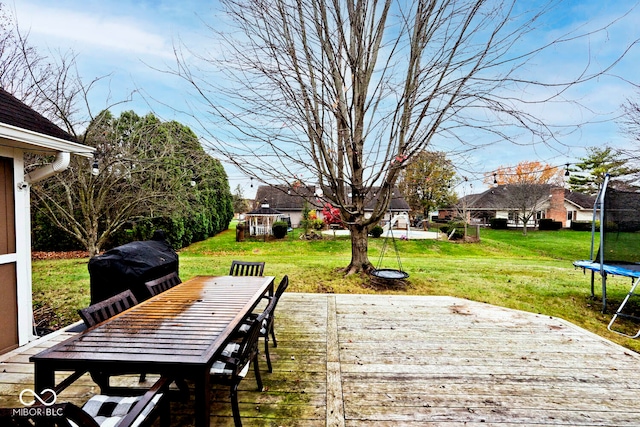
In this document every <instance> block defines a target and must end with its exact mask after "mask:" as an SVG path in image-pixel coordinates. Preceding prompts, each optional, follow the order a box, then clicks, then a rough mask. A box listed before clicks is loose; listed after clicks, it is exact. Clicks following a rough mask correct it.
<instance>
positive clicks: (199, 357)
mask: <svg viewBox="0 0 640 427" xmlns="http://www.w3.org/2000/svg"><path fill="white" fill-rule="evenodd" d="M273 283H274V277H272V276H260V277H247V276H198V277H195V278H193V279H191V280H188V281H185V282H183V283H182V284H179V285H177V286H175V287H173V288H171V289H169V290H167V291H165V292H162V293H160V294H158V295H156V296H154V297H151V298H150V299H148V300H146V301H143V302H141V303H140V304H138V305H136V306H134V307H132V308H130V309H128V310H126V311H124V312H122V313H121V314H119V315H117V316H114V317H112V318H110V319H108V320H106V321H104V322H102V323H100V324H98V325H96V326H94V327H92V328H89V329H87V330H85V331H83V332H81V333H79V334H78V335H76V336H73V337H71V338H69V339H67V340H65V341H63V342H61V343H59V344H57V345H55V346H53V347H51V348H49V349H47V350H44V351H42V352H40V353H38V354H36V355H34V356H31V358H30V360H31V361H32V362H33V363H34V369H35V378H34V380H35V389H36V390H45V389H47V388H52V387H53V386H54V385H55V373H56V372H57V371H74V372H77V371H82V372H87V371H89V372H91V371H95V372H100V373H103V374H107V375H108V374H109V373H113V374H116V373H117V374H123V373H131V374H141V373H147V374H148V373H154V374H161V375H162V374H167V375H171V376H172V377H174V378H184V379H189V380H191V381H193V383H194V394H195V423H196V425H197V426H208V425H209V418H210V405H209V401H210V394H211V387H210V382H209V378H210V377H209V370H210V368H211V365H212V363H213V362H214V360H215V359H216V357H217V356H218V355H219V354H220V352H221V351H222V350H223V349H224V343H225V341H226V340H227V339H228V338H229V336H230V335H231V333H232V332H233V331H234V330H235V329H236V328H237V327H238V326H239V324H240V323H241V322H242V320H243V319H244V318H245V317H246V316H247V315H248V314H249V313H250V312H251V311H252V310H253V309H254V308H255V307H256V306H257V305H258V303H259V301H260V299H261V297H262V296H264V295H265V294H267V293H270V294H272V293H273Z"/></svg>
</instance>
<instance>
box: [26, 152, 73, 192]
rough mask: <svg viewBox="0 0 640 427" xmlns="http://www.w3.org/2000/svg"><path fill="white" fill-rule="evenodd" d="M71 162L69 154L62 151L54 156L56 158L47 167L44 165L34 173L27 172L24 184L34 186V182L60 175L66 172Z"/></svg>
mask: <svg viewBox="0 0 640 427" xmlns="http://www.w3.org/2000/svg"><path fill="white" fill-rule="evenodd" d="M70 160H71V153H67V152H64V151H59V152H58V153H57V154H56V158H55V160H54V161H53V162H52V163H49V164H48V165H44V166H42V167H40V168H38V169H36V170H34V171H31V172H29V173H28V174H27V175H26V176H25V183H26V184H29V185H31V184H35V183H36V182H40V181H42V180H44V179H47V178H49V177H50V176H53V175H55V174H57V173H60V172H62V171H64V170H66V169H67V168H68V167H69V162H70Z"/></svg>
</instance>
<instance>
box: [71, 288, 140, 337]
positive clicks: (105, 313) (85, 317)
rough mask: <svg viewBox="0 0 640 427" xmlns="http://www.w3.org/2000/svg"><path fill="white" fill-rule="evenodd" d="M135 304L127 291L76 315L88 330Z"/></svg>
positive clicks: (136, 302)
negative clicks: (78, 315)
mask: <svg viewBox="0 0 640 427" xmlns="http://www.w3.org/2000/svg"><path fill="white" fill-rule="evenodd" d="M136 304H138V300H137V299H136V297H135V296H134V295H133V293H132V292H131V291H130V290H129V289H127V290H126V291H123V292H120V293H119V294H116V295H114V296H112V297H111V298H107V299H106V300H104V301H100V302H97V303H95V304H92V305H90V306H89V307H87V308H82V309H80V310H78V314H80V317H81V318H82V321H83V322H84V324H85V325H86V326H87V327H88V328H89V327H91V326H94V325H97V324H98V323H100V322H104V321H105V320H107V319H109V318H111V317H113V316H115V315H116V314H119V313H122V312H123V311H125V310H126V309H128V308H131V307H133V306H134V305H136Z"/></svg>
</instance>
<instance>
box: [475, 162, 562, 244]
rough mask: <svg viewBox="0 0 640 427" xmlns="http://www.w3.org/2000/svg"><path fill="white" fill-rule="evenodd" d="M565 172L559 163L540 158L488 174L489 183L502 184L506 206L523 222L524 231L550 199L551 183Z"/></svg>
mask: <svg viewBox="0 0 640 427" xmlns="http://www.w3.org/2000/svg"><path fill="white" fill-rule="evenodd" d="M559 174H561V171H559V169H558V168H557V167H555V166H550V165H548V164H543V163H540V162H537V161H527V160H525V161H522V162H520V163H518V164H517V165H515V166H503V167H500V168H498V169H497V170H496V171H495V172H494V173H489V174H486V175H485V183H486V184H489V185H498V186H502V187H501V188H502V189H503V191H502V194H503V196H502V197H501V198H499V199H500V202H501V203H502V204H503V205H502V206H496V208H501V209H503V208H505V207H506V208H509V209H510V210H511V211H512V212H514V214H515V215H516V216H517V219H518V221H522V224H523V229H522V234H524V235H526V234H527V224H528V223H529V221H530V220H531V218H532V217H535V215H536V213H537V212H538V211H540V210H541V209H542V208H543V207H544V206H546V204H547V203H548V201H549V194H550V188H551V185H558V184H559V183H560V182H559V181H560V180H561V177H560V176H559Z"/></svg>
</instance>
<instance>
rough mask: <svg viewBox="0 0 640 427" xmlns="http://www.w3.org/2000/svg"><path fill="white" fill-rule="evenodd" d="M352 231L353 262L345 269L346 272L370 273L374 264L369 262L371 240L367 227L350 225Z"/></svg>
mask: <svg viewBox="0 0 640 427" xmlns="http://www.w3.org/2000/svg"><path fill="white" fill-rule="evenodd" d="M349 232H350V233H351V263H349V266H348V267H347V268H346V269H345V272H346V274H353V273H369V272H370V271H371V270H373V264H371V262H369V254H368V249H369V240H368V231H367V227H366V226H363V225H360V224H354V225H349Z"/></svg>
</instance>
